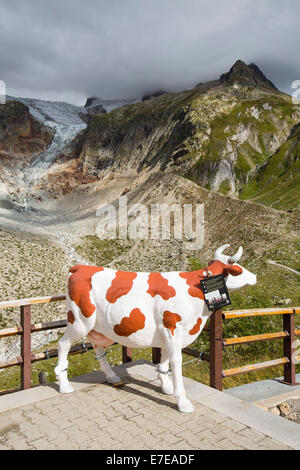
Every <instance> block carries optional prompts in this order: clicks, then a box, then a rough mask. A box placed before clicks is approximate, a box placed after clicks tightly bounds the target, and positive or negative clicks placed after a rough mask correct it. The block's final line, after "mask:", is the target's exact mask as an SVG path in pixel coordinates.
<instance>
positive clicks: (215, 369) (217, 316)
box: [209, 309, 223, 391]
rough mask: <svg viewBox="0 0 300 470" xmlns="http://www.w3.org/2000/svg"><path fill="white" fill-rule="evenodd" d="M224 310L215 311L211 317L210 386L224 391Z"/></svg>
mask: <svg viewBox="0 0 300 470" xmlns="http://www.w3.org/2000/svg"><path fill="white" fill-rule="evenodd" d="M222 321H223V319H222V310H221V309H219V310H215V312H214V313H212V315H211V316H210V324H209V331H210V352H209V366H210V386H211V387H213V388H216V389H217V390H220V391H221V390H222V368H223V367H222V362H223V361H222V349H223V343H222Z"/></svg>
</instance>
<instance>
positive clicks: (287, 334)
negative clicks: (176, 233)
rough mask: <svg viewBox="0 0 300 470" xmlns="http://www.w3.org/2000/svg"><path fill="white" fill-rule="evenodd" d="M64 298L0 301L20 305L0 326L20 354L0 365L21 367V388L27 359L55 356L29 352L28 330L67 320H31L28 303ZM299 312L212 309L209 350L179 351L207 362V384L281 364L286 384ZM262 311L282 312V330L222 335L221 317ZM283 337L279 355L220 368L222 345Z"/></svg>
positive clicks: (0, 334) (292, 374)
mask: <svg viewBox="0 0 300 470" xmlns="http://www.w3.org/2000/svg"><path fill="white" fill-rule="evenodd" d="M65 299H66V296H65V295H56V296H47V297H34V298H27V299H19V300H13V301H5V302H0V309H7V308H13V307H20V325H17V326H14V327H9V328H4V329H2V330H0V339H1V338H5V337H9V336H16V335H20V336H21V348H20V349H21V351H20V356H18V357H16V358H14V359H11V360H9V361H6V362H2V363H1V362H0V369H3V368H7V367H13V366H16V365H19V366H20V367H21V389H22V390H25V389H28V388H30V387H31V363H32V362H36V361H41V360H45V359H49V358H53V357H57V355H58V351H57V349H50V350H48V349H47V350H46V352H40V353H35V354H33V353H32V351H31V334H32V333H35V332H38V331H45V330H54V329H57V328H64V327H66V326H67V320H58V321H52V322H44V323H37V324H32V323H31V306H32V305H36V304H46V303H50V302H59V301H63V300H65ZM299 313H300V307H291V308H269V309H251V310H231V311H228V312H224V313H223V312H222V310H216V311H215V312H214V313H213V314H212V315H211V316H210V322H209V326H208V325H206V326H205V328H204V329H205V330H207V331H209V334H210V352H209V354H207V353H205V352H199V351H197V350H195V349H191V348H184V349H183V350H182V352H183V353H185V354H188V355H190V356H193V357H197V358H201V359H202V360H204V361H208V362H209V364H210V386H211V387H214V388H216V389H218V390H222V387H223V379H224V378H226V377H231V376H233V375H238V374H243V373H246V372H252V371H255V370H261V369H266V368H269V367H275V366H279V365H283V366H284V380H283V381H284V383H287V384H289V385H295V384H296V370H295V366H296V362H298V361H300V356H297V355H295V350H294V347H295V338H296V337H297V336H300V328H298V329H296V328H295V315H296V314H299ZM265 315H282V317H283V331H279V332H275V333H264V334H260V335H252V336H243V337H239V338H223V333H222V330H223V320H225V321H227V320H230V319H233V318H249V317H256V316H265ZM275 339H283V357H281V358H279V359H273V360H271V361H267V362H261V363H257V364H250V365H246V366H241V367H236V368H233V369H225V370H223V367H222V366H223V361H222V358H223V348H225V347H227V346H233V345H239V344H245V343H253V342H257V341H269V340H275ZM92 347H93V346H92V344H91V343H84V342H82V343H81V344H77V345H75V346H73V347H72V348H71V349H70V353H69V354H79V353H84V352H86V351H88V350H90V349H92ZM122 360H123V363H126V362H130V361H132V350H131V348H127V347H124V346H122ZM152 361H153V363H155V364H157V363H159V362H160V349H159V348H152ZM2 392H3V391H2Z"/></svg>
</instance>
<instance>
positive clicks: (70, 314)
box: [68, 310, 75, 323]
mask: <svg viewBox="0 0 300 470" xmlns="http://www.w3.org/2000/svg"><path fill="white" fill-rule="evenodd" d="M74 321H75V318H74V315H73V312H71V310H69V311H68V322H69V323H74Z"/></svg>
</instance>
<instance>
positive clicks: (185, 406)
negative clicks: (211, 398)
mask: <svg viewBox="0 0 300 470" xmlns="http://www.w3.org/2000/svg"><path fill="white" fill-rule="evenodd" d="M178 410H179V411H181V413H193V411H194V407H193V405H192V403H191V402H190V400H188V399H187V398H180V399H179V400H178Z"/></svg>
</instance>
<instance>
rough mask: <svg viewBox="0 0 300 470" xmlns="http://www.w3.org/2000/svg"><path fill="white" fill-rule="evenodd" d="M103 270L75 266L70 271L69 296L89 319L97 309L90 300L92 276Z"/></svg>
mask: <svg viewBox="0 0 300 470" xmlns="http://www.w3.org/2000/svg"><path fill="white" fill-rule="evenodd" d="M103 270H104V268H101V267H100V268H98V267H97V266H84V265H82V266H81V265H78V266H74V267H73V268H70V270H69V272H70V273H72V274H71V276H70V277H69V283H68V290H69V296H70V298H71V299H72V300H73V301H74V302H75V303H76V305H77V307H79V308H80V310H81V313H82V315H84V316H85V317H87V318H88V317H90V316H91V315H93V313H94V311H95V308H96V307H95V305H94V304H92V302H91V299H90V291H91V289H92V276H93V275H94V274H96V273H98V272H100V271H103Z"/></svg>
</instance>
